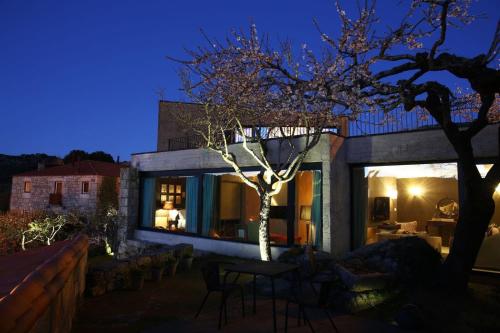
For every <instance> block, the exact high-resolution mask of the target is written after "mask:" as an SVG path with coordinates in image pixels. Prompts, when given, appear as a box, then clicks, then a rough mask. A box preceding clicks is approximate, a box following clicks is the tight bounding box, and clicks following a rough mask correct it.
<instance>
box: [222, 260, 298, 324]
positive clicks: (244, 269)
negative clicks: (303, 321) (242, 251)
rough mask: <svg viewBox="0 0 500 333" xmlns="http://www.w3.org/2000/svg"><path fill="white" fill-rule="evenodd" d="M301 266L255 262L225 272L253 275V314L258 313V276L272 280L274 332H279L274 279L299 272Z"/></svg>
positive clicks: (235, 266)
mask: <svg viewBox="0 0 500 333" xmlns="http://www.w3.org/2000/svg"><path fill="white" fill-rule="evenodd" d="M298 268H299V265H294V264H286V263H281V262H273V261H255V262H248V263H241V264H236V265H231V266H228V267H226V268H224V270H225V271H226V276H227V274H229V273H233V272H234V273H241V274H250V275H253V313H256V312H257V311H256V302H255V294H256V280H257V275H262V276H266V277H268V278H270V279H271V291H272V300H273V324H274V332H276V331H277V328H276V295H275V291H274V279H275V278H277V277H279V276H281V275H283V274H285V273H290V272H293V271H295V272H297V270H298Z"/></svg>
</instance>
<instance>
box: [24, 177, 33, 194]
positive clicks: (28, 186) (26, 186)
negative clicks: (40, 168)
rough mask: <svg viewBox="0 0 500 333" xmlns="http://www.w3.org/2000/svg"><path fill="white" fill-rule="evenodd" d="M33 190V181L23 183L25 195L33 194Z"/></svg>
mask: <svg viewBox="0 0 500 333" xmlns="http://www.w3.org/2000/svg"><path fill="white" fill-rule="evenodd" d="M32 190H33V184H32V182H31V180H25V181H24V182H23V193H31V191H32Z"/></svg>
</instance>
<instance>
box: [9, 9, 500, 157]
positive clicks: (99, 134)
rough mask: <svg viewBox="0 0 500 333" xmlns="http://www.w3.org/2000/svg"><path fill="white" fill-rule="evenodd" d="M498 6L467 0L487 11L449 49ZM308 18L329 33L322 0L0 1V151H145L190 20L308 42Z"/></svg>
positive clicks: (187, 40)
mask: <svg viewBox="0 0 500 333" xmlns="http://www.w3.org/2000/svg"><path fill="white" fill-rule="evenodd" d="M351 2H354V1H350V0H349V1H344V3H351ZM398 2H399V1H396V0H386V1H381V0H379V1H378V5H379V6H378V7H379V8H378V15H379V16H380V17H381V18H382V19H386V20H388V21H392V20H394V18H395V17H398V14H400V13H401V7H398V6H397V5H396V4H397V3H398ZM499 8H500V0H482V1H480V2H479V3H475V4H474V7H473V12H475V13H485V14H486V15H487V16H488V17H487V18H485V19H482V20H479V21H476V22H475V23H474V24H473V25H472V26H470V27H468V28H467V30H462V31H460V32H456V31H455V32H452V33H451V34H450V36H449V42H448V44H447V46H449V47H450V50H452V51H454V52H456V53H458V54H462V55H474V54H478V53H480V52H485V51H486V50H487V49H488V47H489V43H490V41H491V39H492V35H493V32H494V28H495V25H496V21H497V19H498V12H500V10H499ZM313 18H316V19H317V20H318V21H319V22H320V24H321V25H322V27H323V29H324V30H325V32H327V33H328V34H330V35H333V34H335V31H336V29H338V26H339V25H338V20H337V17H336V12H335V8H334V6H333V1H332V0H314V1H313V0H309V1H292V0H286V1H285V0H279V1H271V0H266V1H263V0H252V1H235V0H232V1H229V0H224V1H222V0H213V1H206V0H205V1H202V0H198V1H186V0H183V1H179V0H170V1H167V0H164V1H138V0H137V1H124V0H120V1H118V0H115V1H104V0H99V1H69V0H68V1H63V0H60V1H49V0H43V1H42V0H40V1H34V0H33V1H27V0H0V153H3V154H12V155H17V154H23V153H47V154H54V155H60V156H63V155H64V154H66V153H67V152H68V151H69V150H71V149H84V150H87V151H95V150H104V151H106V152H109V153H111V154H112V155H113V156H114V157H116V156H117V155H120V158H121V160H128V159H129V158H130V153H133V152H143V151H152V150H155V148H156V136H157V133H156V132H157V112H158V95H157V93H156V92H157V91H160V90H163V91H164V98H165V99H168V100H185V98H184V96H183V95H182V92H180V91H179V87H180V82H179V79H178V76H177V69H178V65H177V64H175V63H172V62H170V61H168V60H166V59H165V56H166V55H170V56H173V57H180V58H182V57H183V56H184V55H185V53H184V48H195V47H196V46H198V45H202V44H203V43H205V41H204V39H203V37H202V35H201V34H200V32H199V29H200V28H203V30H204V31H205V32H206V33H207V34H208V35H209V36H211V37H215V38H224V36H225V35H226V34H227V33H228V32H229V31H230V29H231V28H246V27H248V25H249V22H250V21H253V22H254V23H255V24H256V25H257V27H258V29H259V32H266V33H268V34H269V35H270V37H271V38H272V39H273V40H275V41H276V40H280V39H286V38H289V39H291V40H292V42H294V43H296V44H297V45H300V44H301V43H303V42H306V43H307V44H308V45H310V46H311V47H312V48H315V47H318V46H319V45H320V44H321V41H320V38H319V35H318V33H317V31H316V30H315V28H314V26H313V24H312V19H313Z"/></svg>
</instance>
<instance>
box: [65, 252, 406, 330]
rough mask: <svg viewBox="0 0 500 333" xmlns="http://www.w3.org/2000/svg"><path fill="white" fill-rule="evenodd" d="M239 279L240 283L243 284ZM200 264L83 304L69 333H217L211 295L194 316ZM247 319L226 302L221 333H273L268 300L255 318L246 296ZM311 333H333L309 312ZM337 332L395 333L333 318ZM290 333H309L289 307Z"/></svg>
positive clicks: (281, 309)
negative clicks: (225, 317) (138, 288)
mask: <svg viewBox="0 0 500 333" xmlns="http://www.w3.org/2000/svg"><path fill="white" fill-rule="evenodd" d="M244 280H245V277H244V276H242V277H241V278H240V281H244ZM205 292H206V291H205V286H204V283H203V281H202V277H201V273H200V270H199V263H196V261H195V265H194V266H193V269H192V270H191V271H188V272H179V273H178V274H177V275H176V276H175V277H173V278H171V277H168V278H165V279H164V280H163V281H161V282H146V284H145V286H144V289H143V290H141V291H114V292H111V293H109V294H106V295H103V296H99V297H95V298H86V299H85V301H84V304H83V305H82V306H81V308H80V309H79V311H78V313H77V318H76V319H75V322H74V327H73V332H74V333H84V332H107V333H113V332H120V333H128V332H144V333H156V332H219V330H218V329H217V320H218V304H219V303H218V302H219V297H218V296H216V294H212V295H211V296H210V298H209V300H208V301H207V304H206V305H205V308H204V309H203V311H202V313H201V314H200V316H199V317H198V318H197V319H194V314H195V313H196V310H197V308H198V306H199V304H200V303H201V300H202V298H203V296H204V295H205ZM245 303H246V311H247V316H246V317H245V318H242V316H241V306H240V304H241V303H240V299H239V298H238V297H233V298H230V299H229V301H228V324H227V325H226V326H224V327H223V328H222V330H221V332H238V333H243V332H272V327H273V321H272V305H271V301H270V300H269V299H267V298H261V297H260V298H258V299H257V314H255V315H254V314H253V313H251V294H249V293H248V294H246V302H245ZM284 314H285V302H284V301H278V302H277V315H278V317H277V323H278V330H279V331H281V332H283V331H284V324H285V316H284ZM308 314H309V317H310V318H311V321H312V324H313V326H314V329H315V331H316V332H333V329H332V327H331V325H330V323H329V322H328V320H327V318H326V316H324V314H323V313H321V312H314V311H311V310H310V311H309V312H308ZM333 317H334V321H335V323H336V325H337V327H338V328H339V331H340V332H398V331H399V330H398V329H397V328H396V327H395V326H392V325H390V324H389V323H385V322H382V321H377V320H371V319H366V318H361V317H356V316H352V315H346V314H333ZM289 331H290V332H310V330H309V328H308V327H307V326H304V325H302V326H301V327H298V326H297V317H296V307H295V306H294V305H291V307H290V317H289Z"/></svg>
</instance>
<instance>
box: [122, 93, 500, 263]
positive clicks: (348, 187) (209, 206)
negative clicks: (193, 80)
mask: <svg viewBox="0 0 500 333" xmlns="http://www.w3.org/2000/svg"><path fill="white" fill-rule="evenodd" d="M173 112H196V108H195V105H193V104H188V105H182V104H180V103H171V102H161V103H160V114H159V127H158V143H157V150H156V151H154V152H147V153H138V154H133V155H132V158H131V168H130V169H124V170H122V186H121V195H120V212H121V214H122V215H123V216H124V217H125V221H126V222H127V225H126V226H124V227H126V228H124V230H122V237H127V238H128V239H135V240H141V241H151V242H158V243H167V244H179V243H190V244H193V245H194V247H195V248H196V249H199V250H205V251H212V252H216V253H221V254H227V255H235V256H241V257H253V258H258V257H259V246H258V237H257V228H258V212H259V206H260V203H259V199H258V197H257V194H256V193H255V191H254V190H253V189H251V188H250V187H249V186H248V185H246V184H244V183H243V182H242V181H241V180H240V179H239V178H238V177H236V176H235V174H234V170H232V168H231V167H229V165H227V164H226V163H225V162H224V161H223V160H222V159H221V158H220V156H219V155H218V154H216V153H214V152H211V151H209V150H207V149H202V148H196V146H193V145H192V142H193V141H191V138H189V133H186V132H182V128H179V126H178V125H177V124H175V121H174V119H175V117H172V116H171V114H172V113H173ZM169 119H170V122H169ZM408 124H413V128H408V127H406V126H407V125H408ZM404 125H405V127H404V128H403V127H402V126H400V127H398V126H391V127H390V128H386V129H383V130H378V129H376V131H375V130H372V131H371V133H370V131H368V133H360V132H355V131H353V130H351V128H349V129H350V131H349V132H350V133H348V131H346V130H345V129H344V128H339V129H338V130H337V131H331V132H329V133H325V134H323V135H322V137H321V139H320V141H319V143H318V144H317V145H316V146H315V147H314V148H313V149H312V150H311V151H310V153H309V154H308V155H307V157H306V159H305V161H304V163H303V164H302V168H301V170H300V172H299V173H298V174H297V176H296V178H295V179H294V180H293V181H291V182H289V183H287V186H283V188H282V190H281V192H280V193H279V194H278V195H276V197H275V198H273V199H274V200H273V202H272V207H271V213H270V216H271V218H270V239H271V249H272V255H273V257H274V258H276V257H277V255H279V254H280V253H281V252H283V251H285V250H286V249H287V248H290V247H292V246H295V245H304V244H313V245H314V246H316V247H317V248H319V249H322V250H323V251H326V252H329V253H330V254H332V255H333V256H335V257H339V256H342V255H344V254H345V253H347V252H348V251H350V250H352V249H355V248H357V247H360V246H362V245H365V244H369V243H372V242H377V241H382V240H384V239H388V238H399V237H407V236H418V237H421V238H424V239H425V240H426V241H427V242H428V243H429V244H430V245H431V246H433V247H434V248H435V249H436V250H438V251H439V252H440V253H441V254H442V255H443V256H446V255H447V253H448V251H449V248H450V246H451V244H452V242H453V231H454V228H455V226H456V223H457V214H458V210H459V207H458V181H457V177H458V176H457V166H456V161H457V156H456V154H455V152H454V150H453V148H452V147H451V145H450V143H449V141H448V140H447V139H446V137H445V135H444V133H443V131H442V130H441V129H439V128H438V127H437V126H436V124H432V123H427V124H423V125H422V124H420V123H419V122H418V121H417V120H412V121H409V122H405V123H404ZM498 130H499V124H498V123H497V124H492V125H489V126H487V127H486V128H485V129H483V130H482V131H481V132H480V133H479V134H478V135H477V136H476V137H475V139H474V141H473V145H474V152H475V156H476V157H477V164H478V169H479V170H480V172H481V173H482V174H483V176H484V174H485V173H486V172H487V171H488V170H489V169H490V168H491V166H492V163H494V162H495V161H496V159H497V157H498V140H496V139H495V138H497V136H498ZM175 135H178V136H179V137H177V138H176V137H175ZM302 144H303V138H301V137H300V136H299V137H297V138H296V139H295V145H296V146H297V147H300V145H302ZM279 149H280V147H279V146H278V145H277V144H275V143H274V141H273V140H269V142H268V151H269V153H270V155H271V160H272V156H275V157H276V156H277V155H278V154H279ZM230 150H231V151H232V152H233V153H234V154H235V155H236V156H237V157H238V164H239V165H240V166H241V168H242V170H243V171H244V173H245V174H246V176H247V177H248V178H250V179H251V178H252V177H255V176H256V174H257V173H258V172H259V170H260V168H259V166H258V165H257V164H256V162H255V160H253V159H252V158H251V157H249V156H248V154H245V152H244V151H243V148H242V145H241V144H238V143H237V142H235V143H234V144H232V145H230ZM494 199H495V203H496V207H497V209H496V211H495V214H494V216H493V219H492V221H491V225H490V227H491V228H490V229H491V230H492V232H491V236H488V237H486V238H485V242H484V246H483V249H482V250H481V253H480V255H479V256H478V262H477V265H478V267H481V268H486V269H497V270H500V264H499V263H500V259H499V257H498V253H500V251H499V250H500V233H498V226H500V187H499V190H498V191H497V193H495V195H494ZM122 248H124V247H122Z"/></svg>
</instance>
